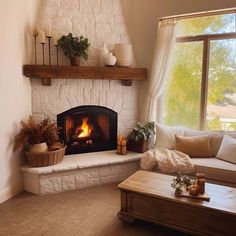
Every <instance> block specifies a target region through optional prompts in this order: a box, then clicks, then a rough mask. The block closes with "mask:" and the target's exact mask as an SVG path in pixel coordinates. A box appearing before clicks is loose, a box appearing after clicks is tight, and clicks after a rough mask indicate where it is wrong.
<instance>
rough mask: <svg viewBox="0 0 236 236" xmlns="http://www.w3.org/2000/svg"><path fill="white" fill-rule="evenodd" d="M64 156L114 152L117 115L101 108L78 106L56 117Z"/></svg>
mask: <svg viewBox="0 0 236 236" xmlns="http://www.w3.org/2000/svg"><path fill="white" fill-rule="evenodd" d="M57 124H58V127H60V139H61V140H62V141H63V142H64V143H65V144H66V145H67V149H66V154H77V153H86V152H97V151H106V150H115V149H116V142H117V113H116V112H115V111H113V110H111V109H109V108H106V107H102V106H92V105H88V106H78V107H75V108H72V109H70V110H67V111H65V112H63V113H60V114H58V115H57Z"/></svg>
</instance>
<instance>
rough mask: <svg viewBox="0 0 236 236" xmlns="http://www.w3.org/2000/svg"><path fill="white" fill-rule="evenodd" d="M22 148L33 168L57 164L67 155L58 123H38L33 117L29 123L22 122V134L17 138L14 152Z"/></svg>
mask: <svg viewBox="0 0 236 236" xmlns="http://www.w3.org/2000/svg"><path fill="white" fill-rule="evenodd" d="M22 148H23V149H24V151H25V152H26V155H27V160H28V163H29V165H31V166H33V167H40V166H49V165H54V164H57V163H59V162H61V161H62V159H63V157H64V154H65V147H64V145H63V144H61V143H60V142H59V136H58V128H57V125H56V123H55V122H53V121H51V120H49V119H44V120H42V121H41V122H36V121H35V120H34V119H33V117H32V116H30V117H29V119H28V120H27V121H21V129H20V132H19V134H17V135H16V136H15V140H14V150H17V149H22Z"/></svg>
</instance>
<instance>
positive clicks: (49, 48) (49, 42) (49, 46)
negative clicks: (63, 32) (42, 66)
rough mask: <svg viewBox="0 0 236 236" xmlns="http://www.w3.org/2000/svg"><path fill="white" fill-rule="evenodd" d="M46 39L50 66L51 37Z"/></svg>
mask: <svg viewBox="0 0 236 236" xmlns="http://www.w3.org/2000/svg"><path fill="white" fill-rule="evenodd" d="M47 38H48V64H49V65H51V64H52V63H51V38H52V37H51V36H47Z"/></svg>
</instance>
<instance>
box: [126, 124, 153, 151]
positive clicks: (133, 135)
mask: <svg viewBox="0 0 236 236" xmlns="http://www.w3.org/2000/svg"><path fill="white" fill-rule="evenodd" d="M155 127H156V123H155V122H147V123H144V124H143V123H139V122H138V124H137V126H136V127H135V128H134V129H133V130H132V131H131V132H130V134H129V135H128V137H127V149H128V150H129V151H134V152H141V153H143V152H145V151H147V150H148V149H149V148H150V146H151V144H152V143H153V140H154V135H155V134H156V132H155Z"/></svg>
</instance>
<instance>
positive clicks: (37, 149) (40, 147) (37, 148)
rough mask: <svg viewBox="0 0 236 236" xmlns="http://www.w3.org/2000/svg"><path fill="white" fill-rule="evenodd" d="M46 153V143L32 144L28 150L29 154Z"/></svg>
mask: <svg viewBox="0 0 236 236" xmlns="http://www.w3.org/2000/svg"><path fill="white" fill-rule="evenodd" d="M47 151H48V145H47V143H46V142H44V143H37V144H34V145H33V146H32V147H31V148H30V150H29V152H30V153H41V152H47Z"/></svg>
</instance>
